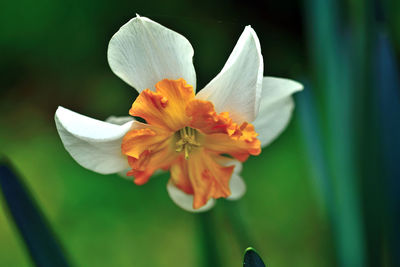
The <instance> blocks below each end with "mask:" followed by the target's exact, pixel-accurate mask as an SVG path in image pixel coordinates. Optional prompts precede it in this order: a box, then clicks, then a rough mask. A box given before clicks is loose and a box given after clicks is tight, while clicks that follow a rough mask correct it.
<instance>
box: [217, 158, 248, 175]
mask: <svg viewBox="0 0 400 267" xmlns="http://www.w3.org/2000/svg"><path fill="white" fill-rule="evenodd" d="M218 164H221V165H222V166H232V165H234V166H235V168H234V169H233V172H234V173H240V172H241V171H242V168H243V164H242V163H241V162H240V161H238V160H236V159H231V158H228V157H221V158H218Z"/></svg>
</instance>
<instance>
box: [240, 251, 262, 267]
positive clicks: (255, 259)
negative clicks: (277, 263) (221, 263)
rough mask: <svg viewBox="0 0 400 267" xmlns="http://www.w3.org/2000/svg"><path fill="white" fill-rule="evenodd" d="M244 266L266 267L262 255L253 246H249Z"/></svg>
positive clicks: (245, 254)
mask: <svg viewBox="0 0 400 267" xmlns="http://www.w3.org/2000/svg"><path fill="white" fill-rule="evenodd" d="M243 266H244V267H265V264H264V262H263V260H262V259H261V257H260V256H259V255H258V254H257V252H256V251H255V250H254V249H253V248H251V247H250V248H247V249H246V251H245V253H244V261H243Z"/></svg>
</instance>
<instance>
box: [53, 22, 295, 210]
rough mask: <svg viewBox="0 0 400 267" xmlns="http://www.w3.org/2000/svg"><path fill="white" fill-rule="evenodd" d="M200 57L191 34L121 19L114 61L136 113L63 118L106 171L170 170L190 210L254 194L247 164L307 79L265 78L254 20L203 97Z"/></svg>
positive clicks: (84, 160) (177, 197) (112, 48)
mask: <svg viewBox="0 0 400 267" xmlns="http://www.w3.org/2000/svg"><path fill="white" fill-rule="evenodd" d="M192 58H193V48H192V46H191V45H190V43H189V41H188V40H187V39H186V38H185V37H183V36H182V35H180V34H178V33H176V32H174V31H172V30H170V29H167V28H166V27H163V26H162V25H160V24H158V23H156V22H154V21H152V20H150V19H148V18H145V17H140V16H137V17H135V18H133V19H132V20H130V21H129V22H128V23H126V24H125V25H123V26H122V27H121V28H120V30H119V31H118V32H117V33H116V34H115V35H114V36H113V37H112V38H111V41H110V44H109V47H108V61H109V64H110V66H111V69H112V70H113V72H114V73H115V74H116V75H117V76H119V77H120V78H121V79H122V80H124V81H125V82H126V83H128V84H129V85H131V86H132V87H134V88H135V89H136V90H137V91H138V92H139V96H138V97H137V99H136V100H135V101H134V102H133V104H132V107H131V109H130V110H129V114H130V115H131V116H132V117H130V118H126V117H125V118H115V117H112V118H111V119H109V120H107V121H105V122H104V121H100V120H96V119H92V118H89V117H86V116H83V115H80V114H78V113H75V112H73V111H70V110H68V109H65V108H63V107H59V108H58V109H57V111H56V114H55V121H56V125H57V130H58V133H59V135H60V137H61V140H62V142H63V144H64V146H65V148H66V150H67V151H68V152H69V153H70V154H71V156H72V157H73V158H74V159H75V160H76V161H77V162H78V163H79V164H80V165H82V166H83V167H85V168H87V169H90V170H92V171H95V172H98V173H102V174H111V173H119V172H121V171H124V170H128V171H127V175H128V176H133V180H134V182H135V183H136V184H138V185H142V184H145V183H147V182H148V180H149V179H150V177H151V176H152V175H153V174H154V172H155V171H157V170H160V169H161V170H169V171H170V174H171V176H170V179H169V182H168V184H167V190H168V193H169V195H170V197H171V198H172V200H173V201H174V202H175V203H176V204H177V205H178V206H180V207H181V208H183V209H185V210H189V211H204V210H207V209H209V208H211V207H212V206H213V205H214V203H215V199H217V198H221V197H223V198H227V199H238V198H240V197H241V196H242V195H243V194H244V192H245V190H246V188H245V183H244V182H243V180H242V178H241V177H240V175H239V173H240V171H241V162H244V161H246V160H247V158H248V157H249V156H250V155H258V154H260V152H261V147H265V146H266V145H268V144H269V143H271V142H272V141H273V140H274V139H275V138H276V137H277V136H278V135H279V134H280V133H281V132H282V131H283V129H284V128H285V127H286V125H287V124H288V122H289V119H290V117H291V113H292V110H293V107H294V104H293V100H292V97H291V95H292V94H293V93H294V92H296V91H299V90H301V89H302V85H301V84H299V83H297V82H295V81H292V80H288V79H282V78H273V77H263V58H262V55H261V50H260V43H259V40H258V38H257V35H256V33H255V32H254V30H253V29H252V28H251V27H250V26H247V27H245V29H244V31H243V33H242V35H241V36H240V38H239V40H238V42H237V44H236V46H235V48H234V49H233V51H232V53H231V55H230V56H229V58H228V61H227V62H226V64H225V66H224V67H223V69H222V70H221V72H220V73H219V74H218V75H217V76H216V77H215V78H214V79H213V80H212V81H211V82H210V83H208V84H207V85H206V86H205V87H204V88H203V89H202V90H200V92H199V93H198V94H197V95H195V88H196V73H195V70H194V66H193V62H192ZM133 117H140V118H142V119H144V120H145V122H146V123H142V122H139V121H137V120H134V118H133Z"/></svg>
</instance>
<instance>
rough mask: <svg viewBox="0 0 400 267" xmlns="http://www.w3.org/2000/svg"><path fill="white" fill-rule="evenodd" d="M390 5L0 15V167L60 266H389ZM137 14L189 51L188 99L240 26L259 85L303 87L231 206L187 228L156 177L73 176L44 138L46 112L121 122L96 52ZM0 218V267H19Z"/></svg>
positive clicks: (229, 4) (113, 85)
mask: <svg viewBox="0 0 400 267" xmlns="http://www.w3.org/2000/svg"><path fill="white" fill-rule="evenodd" d="M399 6H400V5H399V4H398V2H396V1H395V0H392V1H390V0H389V1H385V2H382V3H380V2H379V1H376V3H372V1H362V0H359V1H357V0H356V1H350V0H348V1H341V2H340V3H337V2H336V1H334V0H327V1H318V0H305V1H303V2H302V1H255V2H252V3H251V2H249V3H246V4H244V2H243V1H202V2H199V1H179V0H174V1H167V2H165V1H151V0H149V1H135V0H131V1H120V2H117V1H114V2H111V1H104V0H101V1H89V0H82V1H50V0H38V1H28V0H22V1H3V2H2V3H1V4H0V51H1V52H0V81H1V84H0V88H1V91H0V155H1V154H2V155H5V156H6V157H8V158H9V159H10V161H11V162H12V163H13V164H14V165H15V166H16V168H17V169H18V171H19V172H20V173H21V174H22V176H23V178H24V181H25V182H26V184H27V186H28V188H29V189H30V190H31V191H32V194H33V196H34V197H35V198H36V200H37V202H38V204H39V205H40V207H41V209H42V210H43V212H44V214H45V215H46V216H47V218H48V220H49V223H50V224H51V226H52V228H53V230H54V231H55V233H56V234H57V236H58V238H59V241H60V242H61V243H62V245H63V247H64V249H65V251H66V253H67V255H68V258H69V260H70V261H71V263H72V265H74V266H176V267H177V266H207V262H209V260H210V259H209V258H210V257H214V258H215V257H217V258H218V259H217V260H216V261H217V262H219V263H220V264H221V265H222V266H240V265H241V261H242V253H243V250H244V248H246V247H248V246H253V247H255V248H256V249H257V250H258V251H259V252H260V254H261V255H262V256H263V259H264V260H265V262H266V263H267V265H268V266H276V267H284V266H296V267H301V266H307V267H310V266H392V265H393V266H395V263H398V261H399V258H398V257H399V256H398V255H397V256H396V255H394V253H393V252H394V251H396V248H397V249H398V248H399V244H400V243H399V242H400V236H399V229H398V226H399V224H398V222H399V216H400V215H399V214H400V213H399V194H400V191H399V181H397V179H400V177H396V175H395V174H396V173H397V174H398V173H399V172H398V171H399V170H398V167H397V169H396V167H393V166H394V165H393V164H392V163H393V161H394V162H396V157H397V156H398V155H399V151H400V147H398V146H397V145H398V144H399V143H398V142H396V141H394V143H393V144H394V145H391V144H392V143H391V142H392V141H393V138H391V137H392V136H393V133H398V131H399V128H396V127H398V126H399V125H398V124H399V123H398V122H399V121H400V118H399V117H398V116H397V115H399V113H398V109H399V106H396V105H397V104H398V103H399V101H400V99H398V96H399V88H398V87H395V85H394V84H393V83H390V85H391V86H392V87H393V86H394V89H393V90H392V91H390V90H389V91H384V88H386V87H385V86H386V85H387V84H386V83H387V82H388V81H390V79H392V78H393V79H395V80H396V79H397V81H398V74H399V73H398V70H395V69H394V67H395V66H396V64H397V63H396V62H398V61H396V59H398V58H399V57H398V55H399V52H400V45H399V43H400V42H399V40H400V20H399V16H398V14H399V13H400V8H399ZM136 13H138V14H140V15H142V16H147V17H149V18H151V19H153V20H155V21H157V22H159V23H161V24H163V25H165V26H167V27H169V28H171V29H173V30H175V31H177V32H179V33H181V34H183V35H184V36H185V37H186V38H187V39H188V40H189V41H190V42H191V44H192V45H193V47H194V50H195V56H194V64H195V68H196V73H197V79H198V88H199V89H200V88H202V87H203V86H204V85H206V84H207V82H208V81H210V80H211V79H212V78H213V77H214V76H215V75H216V74H217V73H218V72H219V71H220V69H221V68H222V66H223V65H224V63H225V61H226V59H227V58H228V56H229V54H230V52H231V51H232V49H233V47H234V45H235V43H236V41H237V39H238V37H239V36H240V34H241V32H242V30H243V29H244V26H246V25H252V27H253V28H254V30H255V31H256V32H257V35H258V37H259V39H260V43H261V49H262V54H263V56H264V65H265V70H264V75H266V76H267V75H268V76H278V77H286V78H292V79H296V80H299V81H301V82H303V83H304V84H305V85H306V88H305V91H304V92H300V93H299V96H298V97H296V98H295V100H296V102H297V104H298V105H299V109H295V111H294V113H293V119H292V121H291V123H290V124H289V125H288V127H287V129H286V130H285V131H284V133H283V134H282V135H281V136H280V137H279V138H278V139H277V140H276V141H274V142H273V143H272V144H271V145H270V146H268V147H267V148H265V149H264V150H263V152H262V154H261V155H260V156H258V157H251V158H250V159H249V160H248V161H247V162H246V163H245V165H244V169H243V172H242V174H243V177H244V179H245V181H246V184H247V193H246V195H245V196H244V197H243V198H242V199H241V200H239V201H237V202H229V201H226V200H218V203H217V205H216V207H215V208H214V209H213V210H212V211H211V212H209V213H206V214H201V215H200V214H191V213H188V212H185V211H183V210H181V209H180V208H178V207H177V206H176V205H175V204H173V202H172V201H171V200H170V198H169V197H168V194H167V191H166V183H167V181H168V175H167V174H162V175H159V176H157V177H154V179H151V180H150V181H149V182H148V183H147V184H145V185H143V186H136V185H135V184H133V183H132V181H130V180H125V179H123V178H121V177H120V176H118V175H107V176H103V175H99V174H96V173H93V172H91V171H88V170H86V169H84V168H83V167H81V166H80V165H78V164H77V163H76V162H75V161H74V160H73V159H72V158H71V156H70V155H69V154H68V153H67V151H66V150H65V149H64V147H63V145H62V143H61V140H60V138H59V137H58V134H57V132H56V128H55V123H54V112H55V110H56V108H57V107H58V106H64V107H66V108H69V109H71V110H73V111H76V112H78V113H81V114H85V115H88V116H90V117H93V118H97V119H101V120H104V119H106V118H107V117H108V116H110V115H117V116H124V115H127V114H128V110H129V108H130V106H131V104H132V102H133V101H134V100H135V97H136V96H137V93H136V91H135V90H134V89H133V88H131V87H129V86H128V85H127V84H125V83H124V82H123V81H122V80H120V79H119V78H118V77H117V76H115V75H114V74H113V73H112V71H111V70H110V68H109V66H108V63H107V57H106V51H107V45H108V41H109V40H110V38H111V36H112V35H113V34H114V33H115V32H116V31H117V30H118V29H119V27H120V26H122V25H123V24H124V23H126V22H127V21H128V20H129V19H130V18H132V17H134V16H135V14H136ZM385 47H386V48H387V49H386V50H385ZM388 47H389V48H388ZM390 49H392V50H390ZM387 50H390V51H392V52H391V53H392V54H390V55H389V56H388V55H387V53H385V51H387ZM396 55H397V56H396ZM388 62H394V63H395V64H394V67H391V66H392V65H390V63H388ZM380 64H381V65H380ZM388 66H389V67H388ZM384 67H388V68H389V70H388V71H385V72H382V68H384ZM390 71H392V72H393V73H394V76H393V75H392V76H390V75H389V77H386V76H387V74H388V72H389V73H390ZM380 75H381V76H382V77H383V78H382V79H381V78H379V77H381V76H380ZM385 75H386V76H385ZM375 77H377V78H376V79H375ZM385 82H386V83H385ZM396 92H397V93H396ZM301 94H305V96H301ZM376 99H381V100H382V101H381V102H379V101H378V100H376ZM388 100H391V102H390V101H389V102H390V103H389V102H388V103H387V102H385V101H388ZM378 102H379V103H378ZM393 103H394V107H393V108H387V109H386V110H385V109H382V108H383V107H389V105H392V104H393ZM298 111H301V112H298ZM385 112H388V113H385ZM389 113H390V114H389ZM388 118H389V119H390V120H389V119H388ZM385 119H386V121H385ZM393 120H394V121H396V120H397V124H396V123H393ZM385 127H386V128H385ZM381 129H382V131H381ZM397 137H398V136H397ZM398 159H399V158H397V160H398ZM397 162H398V161H397ZM396 178H397V179H396ZM397 193H399V194H397ZM0 204H1V212H0V266H32V263H31V259H30V257H29V254H28V252H27V250H26V248H25V246H24V242H23V240H22V239H21V237H20V235H19V233H18V231H17V228H16V226H15V225H14V224H13V221H12V219H11V217H10V216H9V214H8V213H7V209H6V207H5V203H4V201H3V200H1V203H0ZM205 225H206V227H205ZM210 244H211V245H210ZM210 250H212V251H210ZM210 255H211V256H210Z"/></svg>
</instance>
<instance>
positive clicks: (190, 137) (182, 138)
mask: <svg viewBox="0 0 400 267" xmlns="http://www.w3.org/2000/svg"><path fill="white" fill-rule="evenodd" d="M176 135H177V137H178V141H176V143H175V151H176V152H182V151H184V153H185V159H186V160H188V159H189V155H190V152H192V150H193V148H194V147H199V146H200V143H199V142H198V141H197V140H196V137H197V131H196V130H195V129H193V128H190V127H184V128H182V129H180V130H179V132H176Z"/></svg>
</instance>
